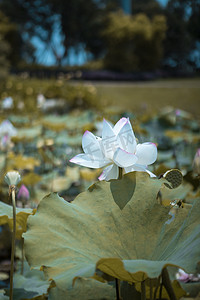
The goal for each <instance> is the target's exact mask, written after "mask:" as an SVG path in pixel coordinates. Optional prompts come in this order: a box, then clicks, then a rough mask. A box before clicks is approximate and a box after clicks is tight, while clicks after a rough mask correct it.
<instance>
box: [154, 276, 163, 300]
mask: <svg viewBox="0 0 200 300" xmlns="http://www.w3.org/2000/svg"><path fill="white" fill-rule="evenodd" d="M160 277H161V276H159V277H158V280H157V284H156V287H155V290H154V297H153V299H154V300H156V295H157V291H158V288H159V286H160Z"/></svg>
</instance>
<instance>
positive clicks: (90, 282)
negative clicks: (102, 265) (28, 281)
mask: <svg viewBox="0 0 200 300" xmlns="http://www.w3.org/2000/svg"><path fill="white" fill-rule="evenodd" d="M115 295H116V292H115V288H114V287H112V286H111V285H108V284H105V283H102V282H99V281H96V280H94V279H91V278H83V277H78V278H77V279H76V281H75V283H74V286H73V288H72V289H70V290H68V292H67V298H66V291H65V290H60V289H58V288H57V287H54V288H52V289H50V291H49V300H54V299H67V300H80V299H81V300H89V299H91V300H97V299H98V300H114V299H115Z"/></svg>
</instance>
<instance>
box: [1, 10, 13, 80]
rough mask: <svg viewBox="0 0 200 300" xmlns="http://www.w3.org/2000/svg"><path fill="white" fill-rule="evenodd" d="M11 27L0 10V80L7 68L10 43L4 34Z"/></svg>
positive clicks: (5, 73)
mask: <svg viewBox="0 0 200 300" xmlns="http://www.w3.org/2000/svg"><path fill="white" fill-rule="evenodd" d="M12 29H13V27H12V24H10V22H9V20H8V18H7V17H6V16H5V15H4V14H3V13H2V12H1V11H0V80H2V79H4V78H5V77H6V76H7V74H8V70H9V61H8V55H9V52H10V45H9V43H8V42H7V41H6V39H5V36H6V35H7V34H8V33H9V32H10V31H12Z"/></svg>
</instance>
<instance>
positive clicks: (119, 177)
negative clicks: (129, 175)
mask: <svg viewBox="0 0 200 300" xmlns="http://www.w3.org/2000/svg"><path fill="white" fill-rule="evenodd" d="M122 173H123V169H122V168H120V167H119V176H118V179H122Z"/></svg>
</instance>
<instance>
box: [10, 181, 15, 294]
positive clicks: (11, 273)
mask: <svg viewBox="0 0 200 300" xmlns="http://www.w3.org/2000/svg"><path fill="white" fill-rule="evenodd" d="M10 190H11V197H12V206H13V233H12V248H11V266H10V297H9V299H10V300H13V274H14V257H15V237H16V203H15V186H11V187H10Z"/></svg>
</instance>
